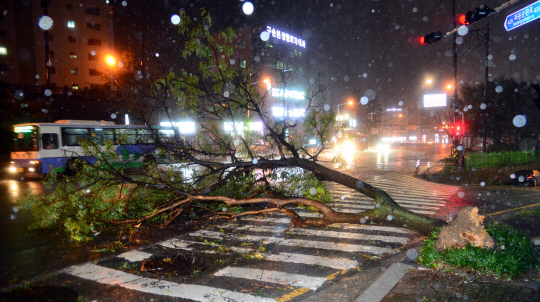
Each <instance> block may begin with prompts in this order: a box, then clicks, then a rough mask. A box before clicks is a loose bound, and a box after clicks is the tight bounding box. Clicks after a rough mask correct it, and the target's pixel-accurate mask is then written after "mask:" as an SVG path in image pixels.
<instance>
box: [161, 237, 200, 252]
mask: <svg viewBox="0 0 540 302" xmlns="http://www.w3.org/2000/svg"><path fill="white" fill-rule="evenodd" d="M159 244H160V245H162V246H164V247H168V248H171V249H179V250H186V251H191V250H193V249H192V248H190V247H188V246H189V245H191V244H193V242H191V241H186V240H181V239H178V238H172V239H168V240H165V241H162V242H160V243H159Z"/></svg>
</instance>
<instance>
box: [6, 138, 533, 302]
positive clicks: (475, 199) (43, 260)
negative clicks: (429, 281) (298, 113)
mask: <svg viewBox="0 0 540 302" xmlns="http://www.w3.org/2000/svg"><path fill="white" fill-rule="evenodd" d="M447 146H448V145H397V146H393V148H392V149H391V150H381V151H378V150H366V151H364V152H361V153H359V154H358V155H357V157H356V160H355V163H354V164H353V165H351V166H350V167H349V169H348V170H347V173H350V174H351V175H353V176H355V177H358V178H360V179H373V180H375V182H377V183H378V182H379V181H380V182H381V184H384V181H385V179H387V178H388V179H399V177H396V175H403V174H405V173H404V172H405V171H411V170H414V167H415V166H416V163H417V160H420V161H421V171H422V170H425V168H427V162H428V161H429V162H430V163H431V166H432V167H433V166H434V163H436V161H437V159H440V158H442V157H444V156H445V155H446V154H447V149H448V148H447ZM373 184H374V185H376V184H375V183H373ZM386 185H388V184H386ZM448 187H449V186H448ZM456 188H457V187H456ZM42 190H43V189H42V187H41V183H40V182H39V181H36V180H22V181H21V180H11V179H2V180H1V181H0V207H1V214H0V215H1V216H0V218H1V221H0V240H1V242H2V249H1V250H0V270H1V272H2V275H1V276H0V288H5V286H6V285H8V284H9V283H10V282H11V283H19V282H20V281H22V280H29V279H30V278H32V277H35V276H39V275H42V274H44V273H47V272H53V271H55V270H57V269H60V268H64V267H68V266H71V265H74V264H77V263H83V262H85V261H87V260H89V259H94V260H97V259H99V258H101V259H103V258H102V257H103V256H106V255H103V254H92V253H89V252H88V251H89V250H91V249H92V248H93V247H92V246H90V245H86V246H82V247H81V246H77V245H74V244H73V243H71V242H69V241H68V240H67V238H66V237H65V236H61V235H59V234H57V233H55V232H54V231H47V230H39V231H28V230H27V229H26V228H27V226H28V224H29V223H30V222H31V221H32V218H31V216H30V215H29V213H25V212H24V211H20V210H17V208H16V207H17V204H16V199H17V197H18V196H21V195H22V194H29V193H30V194H40V193H42ZM458 191H459V192H462V194H464V196H465V198H463V197H459V196H457V195H458V194H459V193H458ZM536 192H539V193H540V191H538V190H537V188H513V187H478V186H471V187H467V188H461V189H459V190H457V189H456V191H455V194H453V195H452V196H453V198H454V200H455V201H456V202H455V203H454V205H455V206H456V210H457V207H460V206H463V205H466V204H475V205H478V206H480V207H481V208H482V209H483V211H486V212H495V211H499V210H503V209H505V208H509V207H512V206H515V204H529V203H533V202H535V201H536V202H538V199H539V198H540V194H536ZM409 193H410V192H409ZM454 195H455V196H454ZM448 208H450V207H446V208H445V209H448ZM445 214H446V213H444V212H441V211H439V212H437V213H436V216H444V215H445ZM177 227H178V226H175V227H174V228H176V229H169V230H163V231H160V233H162V234H161V236H156V233H155V232H154V233H152V234H150V235H149V237H148V238H152V239H153V240H151V241H154V242H156V241H158V240H161V239H163V238H167V236H168V235H170V234H177V235H181V234H184V233H185V232H187V231H190V230H188V229H187V228H184V229H178V228H177ZM150 243H151V242H144V244H150ZM94 246H95V245H94ZM165 252H166V251H165ZM171 253H172V252H171ZM111 261H114V260H111ZM120 264H121V263H116V264H114V265H116V266H118V265H120ZM59 278H60V279H59V280H60V281H62V278H64V279H66V277H65V276H60V277H59ZM62 282H64V283H62V284H65V283H69V282H70V281H69V278H67V279H66V280H64V281H62ZM79 284H81V283H79ZM82 284H83V288H84V287H86V286H90V287H92V288H93V291H94V292H99V291H100V290H102V288H100V287H99V286H96V285H95V284H93V283H91V282H90V283H89V282H88V281H85V282H82ZM79 287H80V286H79ZM83 288H81V289H79V288H77V291H79V290H83ZM116 291H118V290H116ZM120 291H121V292H124V291H125V290H120ZM132 294H133V293H128V292H125V293H122V294H121V296H122V297H129V296H130V295H132ZM351 294H352V292H351ZM126 295H127V296H126ZM98 296H99V295H97V294H96V293H94V297H98ZM144 297H145V295H141V296H140V297H139V298H144ZM153 297H154V298H155V296H153ZM100 301H101V300H100Z"/></svg>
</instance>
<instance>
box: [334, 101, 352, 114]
mask: <svg viewBox="0 0 540 302" xmlns="http://www.w3.org/2000/svg"><path fill="white" fill-rule="evenodd" d="M347 104H349V105H351V106H352V105H353V104H354V101H353V100H349V101H348V102H347V103H343V104H339V105H337V115H338V117H339V116H340V115H339V106H342V105H347Z"/></svg>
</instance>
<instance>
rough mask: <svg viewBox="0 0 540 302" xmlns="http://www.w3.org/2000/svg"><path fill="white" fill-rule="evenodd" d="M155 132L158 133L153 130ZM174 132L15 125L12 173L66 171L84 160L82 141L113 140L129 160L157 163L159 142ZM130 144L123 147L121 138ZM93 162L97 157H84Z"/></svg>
mask: <svg viewBox="0 0 540 302" xmlns="http://www.w3.org/2000/svg"><path fill="white" fill-rule="evenodd" d="M154 130H156V131H154ZM171 132H172V131H171V130H164V131H163V130H158V129H157V128H155V129H154V128H149V127H147V126H129V125H116V124H115V123H114V122H106V121H81V120H59V121H56V122H54V123H28V124H18V125H14V126H13V150H12V152H11V164H10V166H9V167H8V170H9V172H11V173H13V174H22V173H24V174H36V175H41V174H46V173H48V172H49V171H50V170H51V169H55V170H56V171H57V172H65V171H66V167H67V166H69V165H70V162H72V161H73V160H74V159H75V158H78V157H81V156H82V154H81V144H80V141H79V140H81V139H82V140H90V139H91V140H92V141H93V142H94V143H95V144H96V145H98V146H99V145H103V144H104V142H105V141H108V140H111V141H113V142H114V143H115V144H116V146H117V152H118V154H122V158H123V159H125V160H126V161H127V160H129V161H134V160H135V161H139V162H143V161H144V160H145V159H152V160H154V159H155V158H156V157H155V156H156V155H157V154H156V153H157V145H158V140H159V141H161V142H165V143H166V142H167V140H168V139H170V137H171ZM120 136H122V137H125V138H126V140H127V142H126V143H125V144H120V143H119V142H118V139H119V137H120ZM85 160H87V161H89V162H91V163H93V162H95V161H96V159H95V158H85Z"/></svg>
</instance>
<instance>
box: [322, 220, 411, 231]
mask: <svg viewBox="0 0 540 302" xmlns="http://www.w3.org/2000/svg"><path fill="white" fill-rule="evenodd" d="M328 226H329V227H338V228H343V229H345V230H366V231H382V232H392V233H400V234H415V233H414V232H412V231H410V230H407V229H402V228H397V227H388V226H379V225H363V224H349V223H333V224H330V225H328Z"/></svg>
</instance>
